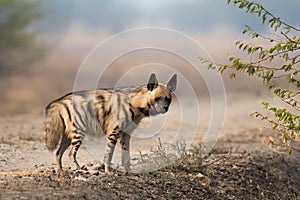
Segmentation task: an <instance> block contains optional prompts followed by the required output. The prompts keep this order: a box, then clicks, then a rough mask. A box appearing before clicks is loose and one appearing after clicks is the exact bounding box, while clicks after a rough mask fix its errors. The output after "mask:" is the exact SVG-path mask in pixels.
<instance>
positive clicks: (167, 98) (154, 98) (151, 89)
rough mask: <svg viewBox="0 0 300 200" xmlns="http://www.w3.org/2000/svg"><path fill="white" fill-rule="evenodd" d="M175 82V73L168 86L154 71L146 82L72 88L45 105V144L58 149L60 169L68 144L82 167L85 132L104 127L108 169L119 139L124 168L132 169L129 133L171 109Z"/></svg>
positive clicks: (52, 148)
mask: <svg viewBox="0 0 300 200" xmlns="http://www.w3.org/2000/svg"><path fill="white" fill-rule="evenodd" d="M176 82H177V76H176V75H174V76H173V77H172V78H171V79H170V81H169V82H168V84H167V85H166V86H165V85H162V84H159V83H158V81H157V79H156V76H155V74H151V76H150V79H149V81H148V84H146V85H144V86H140V87H125V88H118V89H100V90H95V91H80V92H73V93H69V94H66V95H65V96H63V97H61V98H59V99H56V100H54V101H52V102H51V103H50V104H49V105H48V106H47V107H46V122H45V124H46V146H47V148H48V149H49V150H50V151H54V150H55V149H57V151H56V161H57V170H58V171H59V172H61V171H62V163H61V159H62V156H63V154H64V152H65V150H66V149H67V148H68V147H69V146H71V148H70V154H69V155H70V156H71V158H72V160H73V163H74V164H75V166H76V168H78V169H79V168H80V166H79V164H78V162H77V159H76V155H77V151H78V149H79V147H80V145H81V144H82V141H83V139H84V137H85V134H94V133H98V132H100V131H101V130H102V131H103V133H104V134H105V135H106V138H107V145H106V150H105V151H106V152H105V156H104V162H103V163H104V165H105V173H107V174H111V171H110V164H111V160H112V156H113V152H114V149H115V145H116V143H117V141H118V139H120V144H121V148H122V164H123V166H124V169H125V172H129V171H130V134H131V133H132V131H133V130H134V129H135V128H136V127H137V125H138V124H139V122H140V121H141V120H142V119H143V118H144V117H148V116H150V115H152V116H154V115H156V114H162V113H165V112H167V111H168V108H169V105H170V103H171V100H172V92H173V91H175V89H176Z"/></svg>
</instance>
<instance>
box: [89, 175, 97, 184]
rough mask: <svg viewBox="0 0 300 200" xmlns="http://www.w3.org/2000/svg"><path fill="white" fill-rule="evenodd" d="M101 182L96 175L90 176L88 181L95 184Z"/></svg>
mask: <svg viewBox="0 0 300 200" xmlns="http://www.w3.org/2000/svg"><path fill="white" fill-rule="evenodd" d="M98 181H99V177H98V176H96V175H93V176H90V177H88V178H87V179H86V182H89V183H95V182H98Z"/></svg>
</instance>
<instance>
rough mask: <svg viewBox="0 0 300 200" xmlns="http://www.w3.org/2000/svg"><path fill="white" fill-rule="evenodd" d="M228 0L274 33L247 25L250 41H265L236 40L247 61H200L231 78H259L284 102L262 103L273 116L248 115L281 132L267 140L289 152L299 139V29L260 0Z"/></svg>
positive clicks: (256, 113)
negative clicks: (280, 104) (255, 41)
mask: <svg viewBox="0 0 300 200" xmlns="http://www.w3.org/2000/svg"><path fill="white" fill-rule="evenodd" d="M227 3H228V4H233V5H235V6H237V7H238V8H239V9H243V10H245V11H246V13H249V14H253V15H256V16H257V17H258V18H260V19H261V22H262V24H263V25H267V26H269V27H270V28H271V29H272V30H273V31H274V33H273V34H272V35H271V34H269V35H267V36H265V35H264V34H261V33H258V32H256V31H255V30H253V29H252V28H251V27H250V26H248V25H246V26H245V29H244V30H243V34H246V35H248V36H249V37H250V38H251V40H253V41H254V40H259V41H258V42H257V43H259V44H262V42H264V43H263V44H264V45H252V44H250V43H249V42H245V41H237V42H236V43H235V45H236V46H237V48H238V49H239V50H240V51H242V52H244V53H245V54H246V55H248V56H249V57H250V58H249V60H246V59H242V58H239V57H236V56H232V57H230V58H229V59H228V61H229V63H228V64H220V63H212V62H211V61H209V60H206V59H203V58H200V59H201V62H202V63H204V64H206V65H207V66H208V68H209V69H214V70H217V71H219V72H220V73H223V72H224V71H226V70H230V75H229V76H230V78H231V79H233V78H235V77H236V72H241V73H244V74H246V75H248V76H255V77H258V78H259V79H260V80H261V81H262V82H263V83H264V84H265V86H266V87H267V88H268V89H269V90H270V91H272V93H273V94H274V95H275V96H277V97H278V98H279V99H280V100H281V101H282V102H284V103H285V104H286V105H287V108H278V107H276V106H270V104H269V103H268V102H263V103H262V105H263V108H264V109H265V110H266V111H267V112H269V113H272V117H268V116H267V115H265V114H263V113H260V112H254V113H252V114H251V116H255V117H259V118H260V119H261V120H264V121H267V122H268V123H269V125H270V127H271V128H272V129H274V130H276V131H277V132H278V133H280V135H278V137H277V138H280V139H279V140H278V139H274V138H273V139H269V140H268V144H270V145H271V146H275V147H277V148H280V149H285V150H286V152H288V153H290V152H291V151H292V150H294V149H295V148H294V147H293V144H294V143H299V142H300V116H299V113H300V98H299V96H300V92H299V88H300V65H299V64H300V51H299V50H300V33H299V32H300V29H299V28H298V27H296V26H292V25H290V24H288V23H286V22H284V21H282V20H281V19H280V17H277V16H275V15H274V14H272V13H271V12H270V11H268V10H267V9H266V8H265V7H264V6H263V5H262V4H260V3H256V2H254V1H248V0H227ZM275 36H276V37H275ZM275 141H276V143H275ZM279 141H280V142H279ZM278 142H279V143H278ZM275 144H276V145H275Z"/></svg>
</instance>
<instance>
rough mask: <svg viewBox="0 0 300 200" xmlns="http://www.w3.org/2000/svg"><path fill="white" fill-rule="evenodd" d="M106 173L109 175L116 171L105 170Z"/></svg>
mask: <svg viewBox="0 0 300 200" xmlns="http://www.w3.org/2000/svg"><path fill="white" fill-rule="evenodd" d="M105 174H106V175H108V176H112V175H114V174H115V173H114V172H113V171H111V170H105Z"/></svg>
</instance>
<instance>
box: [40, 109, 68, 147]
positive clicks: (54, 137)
mask: <svg viewBox="0 0 300 200" xmlns="http://www.w3.org/2000/svg"><path fill="white" fill-rule="evenodd" d="M63 120H64V119H63V116H62V115H61V108H60V106H58V105H51V104H50V105H49V106H47V108H46V124H45V125H46V147H47V148H48V149H49V150H50V151H53V150H55V149H56V147H57V146H58V144H59V142H60V141H61V138H62V136H63V134H64V133H65V123H64V121H63Z"/></svg>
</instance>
